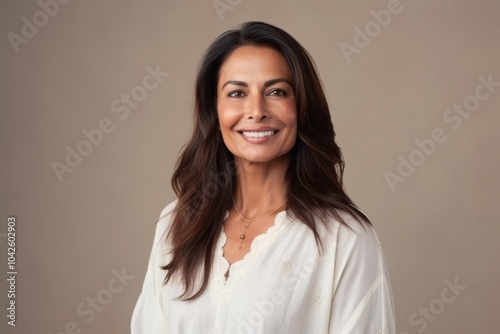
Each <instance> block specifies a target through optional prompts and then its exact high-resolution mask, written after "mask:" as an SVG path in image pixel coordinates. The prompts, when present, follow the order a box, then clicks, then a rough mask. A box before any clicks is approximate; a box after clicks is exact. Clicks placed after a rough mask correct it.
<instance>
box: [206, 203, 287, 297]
mask: <svg viewBox="0 0 500 334" xmlns="http://www.w3.org/2000/svg"><path fill="white" fill-rule="evenodd" d="M290 214H291V212H288V211H287V210H283V211H280V212H278V213H277V214H276V216H275V218H274V224H273V225H271V226H270V227H269V228H268V229H267V231H266V232H264V233H262V234H259V235H258V236H256V237H255V238H254V239H253V240H252V243H251V244H250V250H249V251H248V252H247V253H246V254H245V255H244V256H243V258H241V259H240V260H238V261H235V262H233V263H232V264H231V265H230V264H229V261H228V260H227V259H226V258H225V257H224V245H225V244H226V242H227V235H226V233H225V231H224V229H222V231H221V234H220V235H219V240H218V242H217V248H216V250H215V254H214V255H215V258H214V268H213V275H214V276H213V280H211V283H209V284H210V295H211V299H212V301H213V302H215V303H227V302H228V301H229V299H230V296H231V295H232V293H233V291H234V289H235V288H236V287H237V286H238V285H239V283H240V281H241V280H242V279H244V277H245V276H246V275H247V273H248V271H249V270H250V269H251V268H252V267H253V265H254V264H255V262H256V261H257V260H258V259H259V257H260V255H262V253H263V252H264V251H265V250H266V249H267V248H268V247H269V246H270V245H271V244H272V243H273V241H274V240H275V239H277V238H278V237H279V236H280V235H281V234H282V233H283V232H284V231H285V230H286V228H287V227H289V226H290V223H291V222H292V221H294V218H293V217H292V216H293V214H292V216H290ZM228 216H229V213H228V212H226V216H225V217H224V221H225V220H226V219H227V217H228ZM228 271H229V272H228ZM226 273H228V277H227V278H226Z"/></svg>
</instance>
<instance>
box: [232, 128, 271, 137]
mask: <svg viewBox="0 0 500 334" xmlns="http://www.w3.org/2000/svg"><path fill="white" fill-rule="evenodd" d="M238 132H239V133H241V134H242V135H243V136H245V137H249V138H263V137H270V136H272V135H274V134H276V133H278V130H267V131H238Z"/></svg>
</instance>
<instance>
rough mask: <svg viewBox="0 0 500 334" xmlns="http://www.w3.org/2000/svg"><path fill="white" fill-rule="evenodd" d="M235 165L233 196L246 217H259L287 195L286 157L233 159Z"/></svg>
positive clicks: (274, 207) (273, 207)
mask: <svg viewBox="0 0 500 334" xmlns="http://www.w3.org/2000/svg"><path fill="white" fill-rule="evenodd" d="M236 166H237V173H238V175H237V183H236V189H235V192H234V194H233V197H234V201H235V204H236V206H237V207H238V210H239V211H240V212H241V213H242V214H243V215H244V216H245V217H246V218H248V219H254V218H259V217H260V216H263V215H265V214H267V213H268V212H270V211H271V210H273V209H276V206H277V205H279V204H280V203H282V202H283V200H284V199H285V197H286V179H285V177H286V169H287V166H288V159H287V158H286V157H283V159H277V160H274V161H272V162H269V163H253V162H248V161H244V162H242V161H238V160H236Z"/></svg>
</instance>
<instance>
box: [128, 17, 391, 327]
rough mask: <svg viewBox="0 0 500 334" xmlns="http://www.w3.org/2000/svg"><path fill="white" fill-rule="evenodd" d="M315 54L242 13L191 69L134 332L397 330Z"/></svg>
mask: <svg viewBox="0 0 500 334" xmlns="http://www.w3.org/2000/svg"><path fill="white" fill-rule="evenodd" d="M334 138H335V132H334V130H333V126H332V122H331V119H330V112H329V109H328V105H327V101H326V98H325V96H324V93H323V90H322V86H321V83H320V80H319V78H318V75H317V74H316V70H315V67H314V65H313V63H312V61H311V59H310V57H309V55H308V53H307V52H306V51H305V50H304V49H303V48H302V47H301V46H300V45H299V43H298V42H297V41H296V40H295V39H294V38H292V37H291V36H290V35H289V34H288V33H286V32H284V31H283V30H281V29H279V28H277V27H274V26H271V25H269V24H265V23H262V22H248V23H245V24H243V25H242V26H241V28H240V29H239V30H231V31H227V32H226V33H224V34H222V35H220V36H219V37H218V38H217V39H216V40H215V41H214V42H213V43H212V45H211V46H210V47H209V49H208V51H207V52H206V54H205V56H204V58H203V62H202V64H201V67H200V69H199V72H198V76H197V80H196V101H195V129H194V132H193V135H192V138H191V140H190V141H189V143H188V145H187V146H186V147H185V148H184V150H183V152H182V155H181V156H180V159H179V161H178V163H177V166H176V170H175V172H174V175H173V178H172V186H173V189H174V191H175V193H176V195H177V197H178V200H176V201H174V202H173V203H170V204H169V205H167V206H166V208H165V209H164V210H163V211H162V213H161V216H160V221H159V223H158V225H157V229H156V236H155V240H154V245H153V250H152V254H151V257H150V261H149V266H148V270H147V274H146V278H145V282H144V286H143V290H142V293H141V295H140V297H139V300H138V301H137V305H136V307H135V310H134V314H133V316H132V333H134V334H138V333H144V334H154V333H163V334H164V333H176V334H178V333H196V334H200V333H231V334H235V333H266V334H267V333H269V334H276V333H286V334H291V333H314V334H319V333H360V334H366V333H374V334H375V333H395V325H394V309H393V301H392V292H391V287H390V283H389V278H388V273H387V268H386V264H385V259H384V255H383V253H382V250H381V247H380V243H379V241H378V239H377V236H376V233H375V231H374V229H373V226H372V225H371V223H370V222H369V220H368V218H367V217H366V216H365V215H364V214H363V213H362V212H361V211H360V210H359V209H358V208H357V207H356V206H355V205H354V203H353V202H352V201H351V200H350V199H349V197H348V196H347V195H346V193H345V192H344V190H343V183H342V174H343V167H344V162H343V159H342V155H341V152H340V149H339V147H338V146H337V145H336V143H335V141H334Z"/></svg>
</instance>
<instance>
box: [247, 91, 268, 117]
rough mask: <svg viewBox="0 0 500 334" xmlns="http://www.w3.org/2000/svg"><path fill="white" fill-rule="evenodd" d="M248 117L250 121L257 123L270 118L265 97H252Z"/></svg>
mask: <svg viewBox="0 0 500 334" xmlns="http://www.w3.org/2000/svg"><path fill="white" fill-rule="evenodd" d="M246 116H247V118H248V119H253V120H254V121H256V122H260V121H261V120H262V119H264V118H266V117H269V114H268V112H267V110H266V105H265V101H264V98H263V97H261V96H259V95H254V96H252V97H250V99H249V106H248V109H247V115H246Z"/></svg>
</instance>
